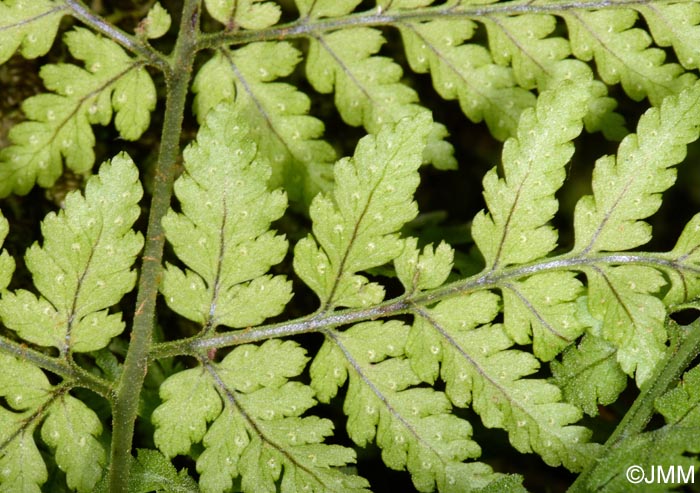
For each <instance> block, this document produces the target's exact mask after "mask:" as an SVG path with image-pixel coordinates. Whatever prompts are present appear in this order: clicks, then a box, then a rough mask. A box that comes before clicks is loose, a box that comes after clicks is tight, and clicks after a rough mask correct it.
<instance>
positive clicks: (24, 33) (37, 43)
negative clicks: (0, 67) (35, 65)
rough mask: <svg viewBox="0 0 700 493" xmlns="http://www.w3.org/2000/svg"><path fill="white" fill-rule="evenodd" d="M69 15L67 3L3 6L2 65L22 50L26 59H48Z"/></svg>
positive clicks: (26, 1) (19, 1) (14, 0)
mask: <svg viewBox="0 0 700 493" xmlns="http://www.w3.org/2000/svg"><path fill="white" fill-rule="evenodd" d="M65 14H66V11H65V5H64V2H57V1H54V0H4V1H3V2H0V64H3V63H5V62H6V61H7V60H8V59H9V58H10V57H11V56H12V55H13V53H14V52H15V51H16V50H17V48H20V47H21V49H20V53H21V54H22V56H23V57H25V58H36V57H39V56H42V55H45V54H46V53H47V52H48V51H49V49H50V48H51V45H52V44H53V40H54V38H55V37H56V32H57V31H58V24H59V23H60V22H61V18H62V17H63V16H64V15H65Z"/></svg>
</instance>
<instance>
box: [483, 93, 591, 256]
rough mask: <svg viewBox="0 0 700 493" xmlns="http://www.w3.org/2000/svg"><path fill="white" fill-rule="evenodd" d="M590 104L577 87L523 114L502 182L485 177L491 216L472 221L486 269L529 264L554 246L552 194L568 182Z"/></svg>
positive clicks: (506, 152)
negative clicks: (567, 169) (568, 169)
mask: <svg viewBox="0 0 700 493" xmlns="http://www.w3.org/2000/svg"><path fill="white" fill-rule="evenodd" d="M589 98H590V93H589V90H588V88H587V87H586V86H585V85H579V84H571V83H565V84H563V85H562V86H561V87H560V88H558V90H556V91H547V92H544V93H543V94H542V95H541V96H540V98H539V100H538V103H537V108H536V109H529V110H527V111H525V112H524V113H523V115H522V117H521V120H520V125H519V127H518V131H517V138H512V139H510V140H508V141H507V142H506V143H505V145H504V147H503V171H504V178H501V179H499V177H498V172H497V170H496V168H493V169H492V170H491V171H489V172H488V173H487V174H486V176H485V178H484V198H485V199H486V205H487V206H488V209H489V214H488V215H487V214H486V213H483V212H482V213H481V214H478V215H477V216H476V217H475V218H474V224H473V226H472V236H473V238H474V241H475V243H476V244H477V246H478V247H479V250H480V251H481V253H482V254H483V256H484V258H485V260H486V267H487V269H497V268H500V267H502V266H506V265H509V264H514V263H516V264H520V263H526V262H530V261H532V260H535V259H538V258H541V257H544V256H545V255H547V254H548V253H550V252H551V251H552V250H553V249H554V247H555V246H556V240H557V235H556V231H555V230H554V229H553V228H552V227H551V226H550V225H549V224H548V223H549V221H550V220H551V219H552V217H553V216H554V213H555V212H556V211H557V208H558V202H557V200H556V199H555V198H554V194H555V192H556V191H557V190H558V189H559V188H560V187H561V186H562V184H563V183H564V179H565V178H566V172H565V169H564V167H565V166H566V164H567V163H568V161H569V159H570V158H571V156H572V155H573V153H574V146H573V144H572V143H571V141H572V140H573V139H574V138H575V137H576V136H578V134H579V133H580V132H581V130H582V126H583V124H582V118H583V116H584V115H585V113H586V106H587V103H588V100H589ZM526 245H527V248H524V246H526Z"/></svg>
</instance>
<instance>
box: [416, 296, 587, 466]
mask: <svg viewBox="0 0 700 493" xmlns="http://www.w3.org/2000/svg"><path fill="white" fill-rule="evenodd" d="M414 311H415V313H416V316H417V318H416V322H415V323H414V325H413V328H412V330H411V334H410V338H409V343H408V347H407V352H408V354H409V356H410V357H411V362H412V364H413V368H414V369H415V370H416V371H417V373H418V375H419V376H420V377H421V378H422V379H423V380H425V381H428V382H433V381H434V380H435V378H436V377H437V371H438V368H440V375H441V377H442V380H444V381H445V382H446V389H445V393H446V394H447V396H448V397H449V398H450V400H451V401H452V402H453V403H454V404H455V405H457V406H466V405H468V404H470V403H471V405H472V408H473V409H474V411H476V412H477V413H478V414H479V415H480V416H481V419H482V421H483V422H484V425H485V426H487V427H489V428H492V427H498V428H503V429H505V430H507V431H508V433H509V436H510V441H511V443H512V445H513V446H514V447H515V448H516V449H517V450H519V451H521V452H531V451H534V452H536V453H538V454H539V455H540V456H541V457H542V459H543V460H544V461H545V462H546V463H547V464H550V465H560V464H563V465H564V466H566V467H567V468H569V469H571V470H574V471H580V470H581V469H583V468H584V467H586V466H587V465H588V464H589V463H590V462H591V461H592V459H593V458H594V457H595V454H596V452H597V445H596V444H589V443H586V442H587V440H588V439H589V436H590V432H589V431H588V430H586V429H585V428H583V427H580V426H573V425H572V424H571V423H574V422H576V421H578V420H579V419H580V418H581V412H580V410H579V409H578V408H576V407H575V406H573V405H570V404H566V403H564V402H561V400H562V399H561V392H560V390H559V389H558V388H557V387H555V386H554V385H551V384H549V383H547V382H545V381H543V380H537V379H526V378H523V377H526V376H528V375H531V374H533V373H535V372H536V371H537V370H538V368H539V363H538V361H537V360H536V359H535V357H534V356H532V355H531V354H529V353H526V352H522V351H517V350H513V349H509V348H510V347H511V346H512V345H513V341H512V340H511V339H510V338H509V337H508V336H507V335H506V333H505V332H504V331H503V329H502V327H501V326H500V325H482V326H479V325H480V324H485V323H488V322H490V321H491V320H493V318H494V317H495V316H496V315H497V314H498V312H499V307H498V297H497V296H495V295H494V294H492V293H487V292H479V293H475V294H472V295H469V296H464V297H461V298H459V299H454V300H447V301H442V302H440V303H439V304H438V305H437V306H436V307H435V308H433V309H423V308H416V309H415V310H414Z"/></svg>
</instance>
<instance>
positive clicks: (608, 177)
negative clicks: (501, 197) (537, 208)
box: [574, 83, 700, 253]
mask: <svg viewBox="0 0 700 493" xmlns="http://www.w3.org/2000/svg"><path fill="white" fill-rule="evenodd" d="M698 126H700V83H696V84H695V85H693V87H692V88H690V89H688V90H685V91H683V92H682V93H681V94H679V95H678V96H672V97H669V98H667V99H666V100H664V102H663V104H662V105H661V107H660V108H651V109H649V110H647V111H646V113H644V115H642V117H641V118H640V120H639V124H638V126H637V133H636V134H631V135H628V136H627V137H626V138H625V139H624V140H623V141H622V142H621V144H620V147H619V150H618V154H617V157H614V156H604V157H602V158H600V159H599V160H598V161H597V162H596V166H595V169H594V170H593V195H592V196H590V195H589V196H585V197H583V198H582V199H581V200H579V202H578V203H577V204H576V210H575V214H574V231H575V237H576V244H575V247H574V252H577V253H579V252H580V253H592V252H599V251H620V250H627V249H631V248H635V247H638V246H640V245H643V244H645V243H647V242H648V241H649V240H650V239H651V227H650V226H649V224H647V223H646V222H644V221H640V219H644V218H646V217H649V216H650V215H652V214H654V213H655V212H656V211H657V210H658V208H659V206H660V205H661V196H660V194H661V192H663V191H665V190H666V189H667V188H669V187H670V186H671V185H673V183H674V182H675V179H676V173H675V170H673V169H671V167H672V166H674V165H676V164H678V163H679V162H680V161H682V160H683V159H684V158H685V155H686V145H687V144H688V143H690V142H692V141H694V140H696V139H697V138H698Z"/></svg>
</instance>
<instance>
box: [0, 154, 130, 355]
mask: <svg viewBox="0 0 700 493" xmlns="http://www.w3.org/2000/svg"><path fill="white" fill-rule="evenodd" d="M138 178H139V177H138V171H137V169H136V166H134V164H133V162H132V161H131V159H130V158H129V157H128V156H127V155H126V154H120V155H118V156H116V157H115V158H114V159H112V161H111V163H110V162H106V163H105V164H103V165H102V166H101V168H100V172H99V175H95V176H93V177H92V178H91V179H90V180H89V182H88V184H87V187H86V190H85V196H84V197H83V195H81V194H80V193H77V192H74V193H71V194H69V195H68V196H67V197H66V206H65V209H63V210H61V211H59V212H58V214H55V213H50V214H49V215H47V216H46V218H45V219H44V221H43V222H42V233H43V237H44V241H43V245H42V246H39V245H38V244H37V243H35V244H34V245H32V246H31V247H30V248H29V249H28V250H27V254H26V264H27V267H28V269H29V271H30V272H31V273H32V275H33V280H34V285H35V286H36V288H37V290H38V291H39V293H41V296H39V297H37V296H35V295H34V294H32V293H30V292H28V291H26V290H23V289H20V290H18V291H15V292H11V293H7V294H6V295H5V296H4V297H3V298H2V300H0V315H1V316H2V318H3V322H4V324H5V325H6V326H7V327H9V328H10V329H13V330H14V331H16V332H17V334H18V335H19V336H20V337H22V338H24V339H26V340H27V341H30V342H33V343H35V344H39V345H41V346H54V347H56V348H58V349H59V350H60V351H61V353H65V352H67V351H74V352H84V351H95V350H97V349H100V348H102V347H104V346H106V345H107V344H108V343H109V341H110V339H111V338H112V337H114V336H115V335H117V334H119V333H121V332H122V330H123V329H124V323H123V322H122V320H121V315H120V314H118V313H112V314H108V312H107V311H106V310H107V309H108V308H109V307H110V306H112V305H114V304H116V303H117V302H118V301H119V300H120V299H121V298H122V296H124V294H126V293H128V292H129V291H131V289H132V288H133V287H134V284H135V282H136V273H135V272H134V271H132V270H131V266H132V265H133V263H134V260H135V259H136V255H137V254H138V253H139V251H140V250H141V247H142V246H143V238H142V236H141V234H140V233H135V232H134V231H132V229H131V227H132V225H133V223H134V221H136V219H137V218H138V217H139V214H140V213H141V209H140V207H139V205H138V202H139V200H140V199H141V195H142V190H141V185H140V183H139V179H138Z"/></svg>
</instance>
